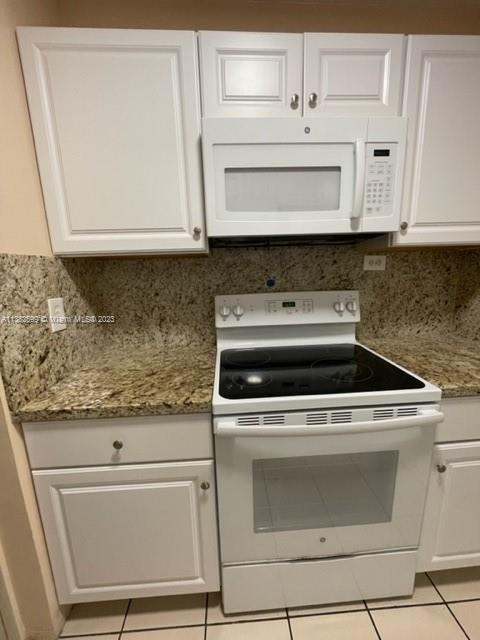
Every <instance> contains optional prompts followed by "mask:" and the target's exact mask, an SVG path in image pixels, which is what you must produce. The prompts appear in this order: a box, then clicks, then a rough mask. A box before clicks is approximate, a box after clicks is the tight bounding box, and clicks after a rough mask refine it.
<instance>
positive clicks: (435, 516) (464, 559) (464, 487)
mask: <svg viewBox="0 0 480 640" xmlns="http://www.w3.org/2000/svg"><path fill="white" fill-rule="evenodd" d="M479 564H480V440H473V441H467V442H451V443H447V444H438V445H436V446H435V452H434V456H433V460H432V471H431V477H430V487H429V492H428V498H427V503H426V509H425V517H424V524H423V530H422V539H421V543H420V553H419V565H418V571H428V570H434V569H452V568H456V567H468V566H474V565H479Z"/></svg>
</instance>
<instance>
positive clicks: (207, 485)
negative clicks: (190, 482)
mask: <svg viewBox="0 0 480 640" xmlns="http://www.w3.org/2000/svg"><path fill="white" fill-rule="evenodd" d="M200 488H201V489H203V490H204V491H208V490H209V489H210V483H209V482H202V483H201V484H200Z"/></svg>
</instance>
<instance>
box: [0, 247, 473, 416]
mask: <svg viewBox="0 0 480 640" xmlns="http://www.w3.org/2000/svg"><path fill="white" fill-rule="evenodd" d="M268 275H275V276H276V278H277V287H276V289H275V290H276V291H302V290H304V291H305V290H317V291H321V290H328V289H358V290H359V291H360V300H361V310H362V321H361V324H360V327H359V333H358V335H359V339H360V340H364V339H365V337H367V336H375V337H376V339H381V340H385V341H386V342H385V343H384V344H385V351H387V349H388V344H387V343H388V341H392V342H391V344H393V343H395V344H397V343H398V345H399V347H401V346H402V345H403V346H405V347H406V348H407V349H408V350H409V349H410V346H411V345H413V344H416V342H415V341H416V340H417V338H418V340H419V341H420V340H421V338H420V336H424V335H430V336H432V337H433V339H434V340H435V339H436V336H439V335H443V334H455V333H457V334H458V335H459V336H460V335H461V336H463V338H464V339H465V341H466V342H465V344H467V342H468V343H469V344H470V342H472V344H473V341H475V340H477V341H478V343H477V344H480V322H479V314H480V250H478V249H476V250H468V251H457V250H454V249H438V250H431V251H422V250H415V251H396V252H393V253H389V254H388V256H387V268H386V271H384V272H381V271H372V272H365V271H363V252H362V250H361V248H360V247H354V246H315V247H281V248H280V247H276V248H241V249H214V250H212V252H211V253H210V255H209V256H208V257H170V256H169V257H143V258H124V259H119V258H108V259H98V258H83V259H68V260H59V259H55V258H39V257H32V256H0V315H3V314H6V315H10V314H43V313H45V312H46V298H47V297H56V296H63V297H64V299H65V309H66V313H67V315H85V314H87V315H88V314H111V315H114V316H115V323H114V324H112V325H103V326H100V325H94V324H71V325H69V326H68V328H67V330H66V331H63V332H59V333H55V334H52V333H50V331H49V328H48V326H46V325H9V324H6V323H3V324H0V367H1V371H2V377H3V380H4V383H5V387H6V391H7V397H8V402H9V406H10V409H11V411H12V413H13V415H16V416H18V415H21V412H22V411H21V410H23V408H24V406H25V405H26V404H29V403H31V402H32V401H33V403H34V404H35V403H36V402H37V400H38V398H40V402H43V403H44V404H43V405H42V407H43V408H42V411H44V412H47V414H48V412H49V411H50V405H49V404H48V403H49V402H50V403H51V404H52V406H53V407H57V408H56V409H55V410H54V412H55V415H58V416H59V417H81V415H80V414H79V413H78V412H77V411H82V410H83V411H85V414H84V415H92V416H93V415H100V414H102V413H101V412H102V411H103V414H102V415H125V413H124V412H127V413H126V415H133V414H136V415H138V414H139V413H140V412H141V411H144V412H146V413H150V412H152V411H153V409H154V408H155V410H156V411H172V412H174V411H182V406H185V407H187V409H183V410H184V411H185V410H192V411H193V410H204V409H201V407H204V408H205V407H207V406H209V395H210V392H211V390H210V389H208V390H207V387H208V385H207V384H206V383H205V386H204V387H200V389H198V388H197V387H194V388H193V389H192V388H191V387H190V386H189V385H190V381H191V379H192V378H191V377H189V376H190V373H189V372H188V367H189V366H190V365H188V367H187V366H186V367H185V369H186V371H187V372H186V373H185V377H183V374H182V375H179V377H178V378H177V383H174V385H173V388H176V389H177V391H174V390H170V391H168V392H166V391H165V389H167V390H168V388H169V387H168V385H167V386H166V387H165V384H166V382H165V381H168V376H169V375H170V376H171V374H172V371H177V372H178V370H179V369H174V368H173V369H170V365H168V366H167V365H165V364H162V363H161V357H163V358H165V357H167V356H166V355H165V354H167V353H170V354H175V353H181V352H182V350H186V352H188V351H189V350H191V351H192V352H194V353H198V352H201V353H206V354H208V353H212V352H213V349H214V346H215V330H214V318H213V298H214V296H215V295H219V294H222V293H259V292H263V291H266V288H265V279H266V277H267V276H268ZM396 341H397V342H396ZM145 344H150V345H151V348H150V350H149V351H147V352H146V353H145V355H144V362H143V363H140V364H139V363H138V361H136V360H135V358H136V355H135V353H136V351H137V350H138V348H139V345H145ZM459 344H460V343H459ZM462 344H463V342H462ZM106 345H108V349H109V351H110V353H112V354H118V355H115V357H114V358H113V360H112V359H111V358H110V356H109V355H108V356H102V357H103V358H104V360H103V362H101V363H100V365H98V364H96V362H98V359H99V357H100V356H99V354H100V352H103V351H104V350H105V347H106ZM392 348H393V347H392ZM459 348H460V347H459ZM466 349H467V351H468V352H469V353H470V352H471V349H473V347H471V346H468V347H466ZM380 350H381V349H380ZM161 353H163V354H164V355H163V356H159V355H157V354H161ZM396 353H397V352H396V351H395V352H393V353H392V356H394V359H395V355H396ZM398 353H399V354H400V356H398V359H400V357H401V354H402V351H398ZM405 353H407V352H405ZM408 353H410V351H408ZM416 353H420V351H419V349H418V348H417V347H414V348H413V351H412V357H413V356H414V355H415V354H416ZM132 354H134V355H133V356H132ZM387 355H388V353H387ZM132 357H133V360H134V364H132ZM169 357H171V358H172V364H171V366H174V364H175V360H176V356H175V355H171V356H169ZM206 357H207V359H208V356H206ZM427 357H428V359H429V360H430V361H431V363H432V367H433V368H432V370H431V371H432V375H431V376H430V379H432V381H433V382H436V381H437V378H436V377H435V376H436V375H437V368H439V371H440V374H439V375H440V376H443V377H441V379H440V380H438V381H439V383H440V386H443V388H444V389H445V390H446V391H447V393H454V392H455V393H458V394H463V393H464V391H463V390H458V388H457V390H456V391H455V388H456V387H455V382H453V383H451V384H450V383H449V381H448V379H447V378H445V376H446V375H450V374H448V371H447V368H446V365H444V364H441V363H442V362H443V356H442V350H441V349H439V348H438V349H437V348H436V347H431V349H430V350H429V351H427ZM105 358H107V359H105ZM114 361H118V362H117V365H116V364H115V363H114ZM135 362H136V364H135ZM179 362H180V361H179ZM424 362H425V358H423V359H422V358H420V357H419V358H418V360H417V361H416V362H413V361H412V362H411V361H409V362H407V363H406V364H407V366H409V367H410V368H412V369H413V370H414V371H415V370H416V366H415V365H417V367H418V368H420V370H419V373H422V372H423V371H424V369H423V366H424ZM469 362H470V360H469ZM211 366H212V367H213V363H212V365H211ZM102 367H103V368H102ZM460 369H461V366H459V370H460ZM130 372H131V373H130ZM460 374H461V371H460ZM175 375H177V374H175ZM424 375H426V377H429V376H428V371H427V372H426V373H424ZM462 379H464V378H462ZM443 380H445V383H444V382H443ZM149 381H153V382H154V384H153V385H150V383H149ZM182 381H185V383H183V382H182ZM175 384H177V387H175ZM182 384H183V385H184V386H183V388H182ZM462 384H463V383H462ZM449 385H450V386H449ZM467 386H468V388H469V389H473V391H472V392H474V393H476V392H477V391H476V387H475V384H474V383H471V384H470V383H469V384H468V385H467ZM70 387H71V388H72V389H73V390H72V391H69V389H70ZM162 387H163V389H164V391H161V388H162ZM464 388H465V386H464V385H463V386H462V389H464ZM449 389H451V390H450V391H449ZM69 393H70V395H69ZM162 393H166V395H165V397H164V396H163V395H162ZM63 394H66V396H65V397H64V395H63ZM82 394H86V395H82ZM175 394H177V396H178V397H179V398H180V400H179V401H178V402H177V401H176V400H175V399H173V400H172V398H173V396H174V395H175ZM182 394H183V395H182ZM127 396H128V399H127ZM207 396H208V400H205V397H207ZM189 397H192V398H194V399H195V400H194V401H192V402H194V403H195V409H193V408H192V409H190V408H189V405H188V398H189ZM48 398H50V400H48ZM142 398H143V400H142ZM165 398H166V399H165ZM91 402H93V405H94V406H93V407H90V403H91ZM142 403H143V404H142ZM72 406H75V407H77V408H76V409H75V412H74V411H73V410H72V409H71V408H70V407H72ZM82 406H83V407H84V409H82V408H81V407H82ZM192 406H193V405H192ZM132 407H133V408H132ZM162 407H164V408H163V409H162ZM169 407H172V408H171V409H170V408H169ZM62 411H64V412H65V413H64V414H63V415H61V412H62ZM47 414H42V415H47ZM49 417H50V416H49Z"/></svg>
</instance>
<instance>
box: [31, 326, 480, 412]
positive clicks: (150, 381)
mask: <svg viewBox="0 0 480 640" xmlns="http://www.w3.org/2000/svg"><path fill="white" fill-rule="evenodd" d="M363 342H364V344H366V345H367V346H370V347H371V348H372V349H374V350H376V351H378V352H379V353H381V354H382V355H385V356H386V357H388V358H391V359H392V360H394V361H395V362H398V363H399V364H402V365H403V366H405V367H406V368H408V369H410V370H411V371H412V372H414V373H417V374H418V375H420V376H422V377H424V378H425V379H427V380H429V381H430V382H432V383H433V384H436V385H438V386H439V387H441V388H442V390H443V392H444V397H453V396H472V395H477V394H479V395H480V343H478V342H474V341H465V340H463V339H459V338H458V337H455V336H446V335H444V336H440V337H433V336H427V337H423V336H417V337H411V338H409V339H408V340H405V339H398V338H397V339H391V338H375V339H374V338H366V339H365V340H364V341H363ZM192 355H193V358H194V366H193V367H192ZM214 366H215V350H214V349H204V350H200V351H196V352H192V349H191V348H188V347H187V348H185V347H177V348H171V349H166V350H163V351H161V352H158V353H152V351H151V349H144V350H137V351H135V352H134V353H130V354H128V353H126V354H124V355H123V357H122V358H121V359H120V358H119V355H118V354H113V353H111V354H110V355H109V356H104V360H103V361H102V362H97V364H96V365H94V366H91V367H85V368H82V369H80V370H79V371H77V372H76V373H74V374H72V375H70V376H67V377H66V378H65V379H64V380H62V381H61V382H59V383H58V384H57V385H55V386H53V387H52V388H51V389H49V390H48V391H47V392H46V393H44V394H42V395H41V396H40V397H39V398H37V399H36V400H33V401H32V402H30V403H29V404H27V405H26V406H25V407H23V408H22V410H21V411H20V414H19V417H20V418H21V419H22V420H24V421H42V420H68V419H76V418H110V417H119V416H124V417H128V416H140V415H160V414H175V413H197V412H207V411H210V410H211V397H212V389H213V376H214Z"/></svg>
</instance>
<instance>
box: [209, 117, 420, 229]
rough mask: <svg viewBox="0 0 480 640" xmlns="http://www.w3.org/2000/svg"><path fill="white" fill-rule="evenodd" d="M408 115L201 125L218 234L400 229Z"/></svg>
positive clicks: (213, 225) (212, 226) (223, 121)
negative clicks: (403, 116)
mask: <svg viewBox="0 0 480 640" xmlns="http://www.w3.org/2000/svg"><path fill="white" fill-rule="evenodd" d="M406 128H407V122H406V118H400V117H390V118H387V117H372V118H341V117H337V118H315V119H313V118H310V119H309V118H303V119H298V120H293V119H290V118H288V119H287V118H283V119H282V118H238V119H236V118H235V119H232V118H211V119H208V118H207V119H204V121H203V137H202V146H203V163H204V179H205V201H206V213H207V230H208V235H209V236H210V237H212V238H215V237H217V238H222V237H223V238H225V237H230V238H231V237H237V238H248V237H252V236H257V237H265V236H292V235H294V236H300V235H317V234H319V235H320V234H321V235H324V234H353V233H381V232H388V231H394V230H396V229H398V227H399V221H400V204H401V193H402V179H403V165H404V155H405V140H406Z"/></svg>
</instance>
